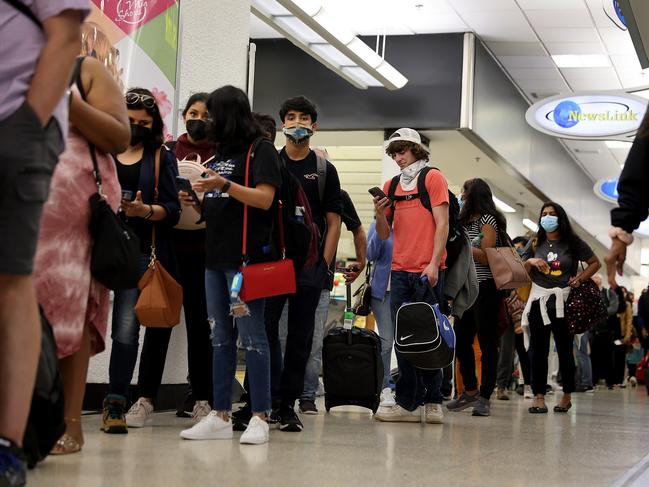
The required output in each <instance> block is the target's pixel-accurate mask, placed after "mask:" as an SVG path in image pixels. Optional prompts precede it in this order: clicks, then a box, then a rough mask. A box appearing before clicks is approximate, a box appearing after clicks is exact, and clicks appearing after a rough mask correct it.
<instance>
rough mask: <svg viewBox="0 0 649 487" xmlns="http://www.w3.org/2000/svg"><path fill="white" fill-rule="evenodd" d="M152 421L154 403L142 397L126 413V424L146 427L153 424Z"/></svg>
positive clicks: (130, 426) (134, 426) (133, 426)
mask: <svg viewBox="0 0 649 487" xmlns="http://www.w3.org/2000/svg"><path fill="white" fill-rule="evenodd" d="M151 423H153V404H151V403H150V402H149V401H147V400H146V399H144V398H143V397H141V398H139V399H138V400H137V402H136V403H135V404H133V405H132V406H131V409H129V410H128V413H126V426H128V427H129V428H144V427H145V426H151Z"/></svg>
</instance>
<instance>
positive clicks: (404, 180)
mask: <svg viewBox="0 0 649 487" xmlns="http://www.w3.org/2000/svg"><path fill="white" fill-rule="evenodd" d="M427 165H428V161H425V160H420V161H417V162H413V163H412V164H410V165H409V166H408V167H404V168H403V169H402V170H401V178H400V179H399V182H400V184H401V189H403V190H404V191H412V190H413V189H415V186H417V175H418V174H419V173H420V172H421V170H422V169H423V168H425V167H426V166H427Z"/></svg>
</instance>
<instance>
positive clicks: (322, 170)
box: [314, 150, 327, 204]
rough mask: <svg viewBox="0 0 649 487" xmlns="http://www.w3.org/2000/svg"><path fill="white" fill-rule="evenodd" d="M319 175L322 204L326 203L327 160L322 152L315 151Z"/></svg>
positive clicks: (319, 191)
mask: <svg viewBox="0 0 649 487" xmlns="http://www.w3.org/2000/svg"><path fill="white" fill-rule="evenodd" d="M314 152H315V157H316V167H317V173H318V195H319V196H320V204H322V203H323V202H324V194H325V186H326V185H327V159H326V158H325V156H324V154H323V153H322V151H320V150H314Z"/></svg>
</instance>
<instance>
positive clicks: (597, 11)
mask: <svg viewBox="0 0 649 487" xmlns="http://www.w3.org/2000/svg"><path fill="white" fill-rule="evenodd" d="M586 3H587V4H588V8H589V10H590V13H591V14H592V15H593V18H594V19H595V25H597V26H598V27H613V26H614V25H615V24H614V23H613V21H612V20H611V19H609V18H608V16H607V15H606V13H605V12H604V7H603V3H602V0H586ZM616 28H617V27H616Z"/></svg>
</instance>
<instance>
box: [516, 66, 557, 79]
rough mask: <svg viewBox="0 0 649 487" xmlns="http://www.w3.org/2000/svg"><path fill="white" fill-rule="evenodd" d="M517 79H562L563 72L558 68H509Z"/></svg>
mask: <svg viewBox="0 0 649 487" xmlns="http://www.w3.org/2000/svg"><path fill="white" fill-rule="evenodd" d="M507 71H508V72H509V74H510V75H511V76H512V77H513V78H514V79H516V80H523V79H527V80H548V79H549V80H555V81H556V80H558V81H562V78H561V73H560V72H559V70H558V69H556V68H544V69H538V68H537V69H534V68H527V69H526V68H510V69H508V70H507Z"/></svg>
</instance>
